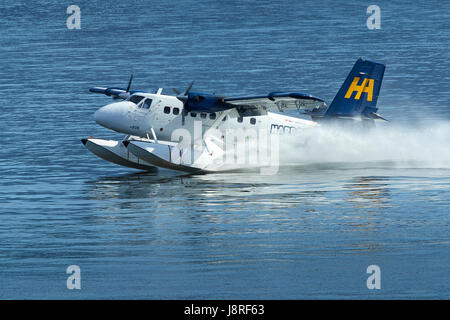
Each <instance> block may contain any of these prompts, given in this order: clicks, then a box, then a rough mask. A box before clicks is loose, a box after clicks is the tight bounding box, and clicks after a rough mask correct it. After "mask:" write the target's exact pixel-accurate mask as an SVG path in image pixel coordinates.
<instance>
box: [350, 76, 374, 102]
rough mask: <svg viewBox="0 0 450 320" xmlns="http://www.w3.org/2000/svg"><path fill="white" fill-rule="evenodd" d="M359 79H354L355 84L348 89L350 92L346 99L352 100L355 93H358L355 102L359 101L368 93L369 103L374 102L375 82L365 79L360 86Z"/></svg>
mask: <svg viewBox="0 0 450 320" xmlns="http://www.w3.org/2000/svg"><path fill="white" fill-rule="evenodd" d="M359 79H360V78H359V77H355V78H353V82H352V84H351V85H350V87H349V88H348V91H347V93H346V94H345V98H346V99H350V97H351V96H352V94H353V92H355V91H356V95H355V100H359V99H360V98H361V94H362V93H363V92H365V93H367V101H372V98H373V84H374V80H373V79H367V78H365V79H364V80H363V81H362V83H361V84H360V85H358V83H359Z"/></svg>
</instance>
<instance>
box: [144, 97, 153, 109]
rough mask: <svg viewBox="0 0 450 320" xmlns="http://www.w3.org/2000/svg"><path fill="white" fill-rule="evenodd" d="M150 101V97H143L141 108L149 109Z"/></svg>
mask: <svg viewBox="0 0 450 320" xmlns="http://www.w3.org/2000/svg"><path fill="white" fill-rule="evenodd" d="M152 101H153V100H152V99H145V101H144V106H143V108H144V109H150V106H151V105H152Z"/></svg>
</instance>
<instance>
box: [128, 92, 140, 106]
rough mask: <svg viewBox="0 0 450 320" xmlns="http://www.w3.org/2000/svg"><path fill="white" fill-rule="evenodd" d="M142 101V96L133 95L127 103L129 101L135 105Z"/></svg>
mask: <svg viewBox="0 0 450 320" xmlns="http://www.w3.org/2000/svg"><path fill="white" fill-rule="evenodd" d="M142 99H144V97H143V96H140V95H136V94H134V95H132V96H131V97H130V100H129V101H131V102H133V103H135V104H138V103H139V102H140V101H141V100H142Z"/></svg>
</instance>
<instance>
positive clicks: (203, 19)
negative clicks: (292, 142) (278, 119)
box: [0, 0, 450, 299]
mask: <svg viewBox="0 0 450 320" xmlns="http://www.w3.org/2000/svg"><path fill="white" fill-rule="evenodd" d="M71 4H77V5H78V6H80V8H81V30H68V29H67V27H66V19H67V17H68V16H69V15H68V14H66V9H67V7H68V6H69V5H71ZM370 4H372V3H361V4H351V3H350V2H348V3H347V2H343V1H342V2H341V1H340V2H336V1H305V2H303V1H298V2H294V3H293V2H292V1H261V0H259V1H226V2H223V1H220V2H219V1H198V0H196V1H189V0H186V1H155V2H151V1H131V0H124V1H118V2H114V3H113V2H110V3H106V2H104V1H75V2H69V1H39V3H33V4H32V3H30V2H28V1H14V2H6V1H2V2H1V3H0V30H1V31H0V66H1V68H0V92H1V95H2V98H1V103H0V104H1V113H0V129H1V132H2V148H1V149H0V150H1V151H0V155H1V163H0V172H1V175H0V177H1V178H0V181H1V186H0V191H1V193H0V204H1V205H0V298H3V299H23V298H25V299H55V298H62V299H82V298H87V299H97V298H106V299H109V298H112V299H115V298H125V299H186V298H189V299H190V298H192V299H231V298H234V299H260V298H264V299H299V298H308V299H309V298H313V299H316V298H318V299H321V298H331V299H340V298H351V299H366V298H369V299H372V298H374V299H386V298H401V299H405V298H414V299H417V298H425V299H428V298H438V299H440V298H447V299H448V298H450V281H449V280H450V279H449V276H448V275H449V265H450V236H449V235H450V226H449V223H450V163H449V162H448V161H449V160H450V158H449V157H446V156H445V152H447V153H448V151H446V150H449V144H448V140H446V139H440V138H442V137H446V135H447V136H450V135H449V132H450V131H449V130H445V129H444V130H443V131H442V132H434V133H433V134H434V135H433V134H431V135H429V137H430V138H429V139H428V138H427V139H426V141H425V143H423V141H422V142H421V143H423V144H424V147H426V146H429V145H430V144H433V143H434V144H435V145H434V146H433V148H434V149H433V150H434V151H436V150H438V151H442V153H444V156H442V153H440V152H435V153H433V157H432V158H433V159H431V160H439V161H437V163H439V165H407V166H404V165H399V164H398V163H390V162H387V163H386V162H383V163H379V162H372V161H367V162H364V161H363V162H358V164H357V165H356V164H348V163H347V162H345V161H344V162H343V163H342V162H339V163H338V162H333V161H331V160H333V155H334V154H333V153H329V154H326V155H324V160H323V161H322V162H321V163H318V164H308V165H301V164H299V165H298V166H294V167H287V168H281V169H280V171H279V173H278V174H277V175H274V176H262V175H259V174H255V173H233V174H210V175H198V176H189V175H183V174H180V173H176V172H171V171H166V170H161V171H159V172H157V173H138V172H136V171H133V170H131V169H126V168H122V167H119V166H115V165H113V164H110V163H107V162H105V161H103V160H101V159H99V158H97V157H95V156H94V155H93V154H91V153H90V152H89V151H87V150H86V149H85V148H84V147H83V146H82V144H81V143H80V138H83V137H87V136H90V135H93V136H96V137H104V138H121V136H120V135H117V134H115V133H113V132H109V131H108V130H106V129H104V128H101V127H99V126H98V125H96V123H95V122H94V121H93V113H94V112H95V110H97V109H98V108H99V107H101V106H102V105H104V104H107V103H109V102H110V101H111V100H110V99H109V98H107V97H104V96H96V95H92V94H89V92H88V88H89V87H90V86H95V85H102V86H126V84H127V81H128V77H129V74H130V73H131V72H134V75H135V80H134V83H133V88H134V89H143V90H154V89H156V88H158V87H160V86H161V87H164V88H171V87H175V88H179V89H183V88H185V87H186V86H187V85H188V84H189V82H190V81H191V80H196V84H195V89H196V90H199V91H205V92H216V93H222V94H225V95H233V94H236V95H237V94H265V93H268V92H270V91H278V90H295V91H299V92H308V93H311V94H313V95H316V96H319V97H323V98H324V99H326V100H327V101H331V99H332V98H333V97H334V95H335V93H336V92H337V90H338V89H339V87H340V85H341V83H342V82H343V80H344V78H345V77H346V75H347V73H348V72H349V70H350V68H351V66H352V65H353V63H354V61H355V60H356V59H357V58H358V57H359V56H364V57H367V58H369V59H372V60H376V61H381V62H384V63H386V64H387V69H386V74H385V80H384V82H383V86H382V90H381V96H380V99H379V102H378V103H379V107H380V113H381V114H382V115H383V116H385V117H386V118H388V119H390V120H392V122H391V123H392V124H393V125H396V124H398V123H401V124H403V125H405V124H406V125H407V126H408V127H409V129H413V130H415V129H416V130H417V132H419V135H420V133H421V132H424V134H429V132H428V131H426V130H428V129H429V128H430V127H432V126H433V124H434V123H435V121H436V120H440V122H441V123H443V126H444V128H446V123H447V122H448V121H450V112H449V110H450V109H449V107H450V92H449V88H450V76H449V69H450V62H449V61H450V54H449V52H450V51H449V49H450V48H449V40H450V3H449V2H445V1H421V2H417V3H416V2H409V3H407V4H406V3H404V4H399V3H397V4H396V3H392V2H390V1H389V2H387V1H386V2H385V1H378V2H377V3H376V4H378V5H379V6H380V8H381V29H380V30H368V29H367V27H366V19H367V17H368V15H367V14H366V9H367V7H368V6H369V5H370ZM419 120H420V123H423V122H426V125H423V124H420V125H419V124H417V123H419ZM426 132H428V133H426ZM406 136H407V135H406V134H405V137H404V138H405V139H406V140H407V137H406ZM427 137H428V136H427ZM383 140H385V141H384V143H388V144H389V143H390V142H392V144H394V147H395V146H396V145H395V144H397V145H398V147H399V148H400V147H401V146H402V144H403V141H404V140H403V139H397V140H395V141H390V140H389V139H383ZM436 141H437V142H436ZM425 144H426V146H425ZM415 147H417V146H415ZM419 147H421V145H420V146H419ZM406 150H408V148H406ZM424 150H427V149H426V148H424ZM426 152H427V151H424V153H426ZM434 158H438V159H434ZM368 160H369V159H368ZM411 160H414V157H412V159H411ZM431 164H436V163H434V162H433V161H432V162H431ZM69 265H78V266H79V267H80V268H81V286H82V288H81V290H68V289H67V287H66V280H67V277H68V274H66V268H67V267H68V266H69ZM369 265H378V266H379V267H380V268H381V289H380V290H369V289H368V288H367V286H366V280H367V278H368V277H369V274H367V273H366V268H367V267H368V266H369Z"/></svg>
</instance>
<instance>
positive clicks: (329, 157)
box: [280, 122, 450, 169]
mask: <svg viewBox="0 0 450 320" xmlns="http://www.w3.org/2000/svg"><path fill="white" fill-rule="evenodd" d="M449 142H450V122H440V123H433V124H430V123H418V124H415V125H414V126H406V125H396V124H392V123H386V124H381V125H377V126H376V127H373V128H370V129H359V130H355V129H352V128H349V127H347V128H345V127H335V126H321V127H316V128H314V129H311V130H304V131H302V134H301V135H300V136H290V137H287V136H286V137H283V138H282V139H280V165H281V166H283V165H305V164H307V165H309V164H320V163H345V164H348V163H354V164H356V163H369V162H371V163H374V162H376V163H378V164H379V165H382V166H390V167H396V168H445V169H447V168H450V148H449Z"/></svg>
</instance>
